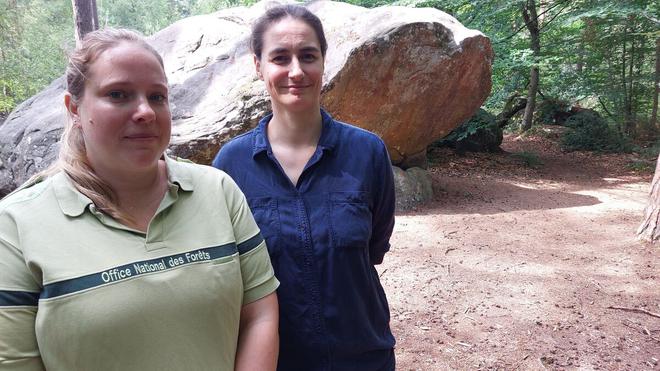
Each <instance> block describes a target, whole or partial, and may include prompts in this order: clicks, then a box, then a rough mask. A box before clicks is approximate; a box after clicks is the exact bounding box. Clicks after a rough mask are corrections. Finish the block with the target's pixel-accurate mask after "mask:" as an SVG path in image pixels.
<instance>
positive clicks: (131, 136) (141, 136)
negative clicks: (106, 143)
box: [124, 133, 158, 140]
mask: <svg viewBox="0 0 660 371" xmlns="http://www.w3.org/2000/svg"><path fill="white" fill-rule="evenodd" d="M124 138H126V139H132V140H149V139H156V138H158V135H157V134H154V133H134V134H128V135H126V136H124Z"/></svg>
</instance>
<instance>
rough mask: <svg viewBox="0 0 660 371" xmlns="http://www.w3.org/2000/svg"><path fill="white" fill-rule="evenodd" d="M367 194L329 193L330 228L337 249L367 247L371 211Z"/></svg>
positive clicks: (369, 236)
mask: <svg viewBox="0 0 660 371" xmlns="http://www.w3.org/2000/svg"><path fill="white" fill-rule="evenodd" d="M368 196H369V194H368V193H367V192H331V193H330V226H331V231H330V232H331V237H332V244H333V246H334V247H337V248H351V247H352V248H355V247H358V248H362V247H367V246H369V239H370V238H371V209H370V208H369V198H368Z"/></svg>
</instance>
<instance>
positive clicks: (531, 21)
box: [520, 0, 541, 131]
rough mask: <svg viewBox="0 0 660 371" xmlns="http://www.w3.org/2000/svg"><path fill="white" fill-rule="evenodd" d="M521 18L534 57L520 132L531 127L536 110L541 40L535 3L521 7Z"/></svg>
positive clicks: (531, 1)
mask: <svg viewBox="0 0 660 371" xmlns="http://www.w3.org/2000/svg"><path fill="white" fill-rule="evenodd" d="M522 16H523V19H524V20H525V25H526V26H527V29H528V30H529V35H530V38H531V46H532V51H533V55H534V65H533V66H532V68H531V70H530V74H529V86H528V88H527V105H526V106H525V114H524V115H523V122H522V126H521V127H520V130H521V131H527V130H529V129H530V128H531V127H532V119H533V118H534V109H535V108H536V107H535V106H536V93H537V92H538V90H539V68H538V66H537V63H538V58H539V55H540V54H541V40H540V39H541V38H540V33H541V31H540V29H539V19H538V16H537V12H536V1H535V0H527V1H526V2H525V3H524V4H523V6H522Z"/></svg>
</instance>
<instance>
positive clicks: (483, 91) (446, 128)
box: [0, 1, 493, 195]
mask: <svg viewBox="0 0 660 371" xmlns="http://www.w3.org/2000/svg"><path fill="white" fill-rule="evenodd" d="M264 7H265V3H263V2H262V3H258V4H256V5H254V6H252V7H250V8H244V7H240V8H231V9H226V10H222V11H219V12H216V13H213V14H209V15H203V16H196V17H191V18H187V19H183V20H181V21H178V22H176V23H174V24H172V25H171V26H169V27H167V28H165V29H163V30H161V31H160V32H158V33H156V34H155V35H153V37H152V38H151V41H152V43H153V45H154V46H155V47H156V48H157V49H158V50H159V51H160V52H161V53H162V55H163V58H164V61H165V68H166V72H167V75H168V79H169V83H170V85H171V91H170V102H171V108H172V117H173V133H172V144H171V147H170V149H171V152H172V153H173V154H175V155H178V156H181V157H187V158H190V159H192V160H194V161H197V162H200V163H209V162H210V161H211V159H212V156H213V155H214V154H215V153H216V151H217V150H218V149H219V148H220V146H221V145H222V144H223V143H225V142H226V141H228V140H229V139H231V138H232V137H234V136H235V135H237V134H240V133H242V132H245V131H247V130H249V129H251V128H252V127H254V125H255V124H256V123H257V121H258V119H259V118H260V117H261V116H263V115H264V114H265V113H267V112H268V110H269V100H268V96H267V94H266V92H265V88H264V86H263V82H261V81H260V80H258V79H257V78H256V74H255V72H254V66H253V62H252V55H251V53H250V52H249V48H248V37H249V34H250V25H251V22H252V21H253V20H254V19H255V18H257V17H258V16H259V15H261V14H262V13H263V11H264ZM310 9H311V10H312V11H313V12H315V13H316V14H317V15H318V16H319V17H320V18H321V19H322V21H323V23H324V26H325V29H326V34H327V37H328V43H329V50H328V55H327V58H326V70H325V74H324V88H323V93H322V95H323V98H322V100H323V102H322V103H323V105H324V107H326V108H327V109H328V111H329V112H330V113H331V114H333V115H334V116H335V117H336V118H338V119H341V120H344V121H348V122H351V123H353V124H356V125H358V126H361V127H364V128H366V129H368V130H371V131H373V132H375V133H377V134H378V135H380V136H381V137H382V138H383V139H384V140H385V142H386V143H387V145H388V148H389V150H390V154H391V156H392V160H393V162H394V163H395V164H399V165H401V166H403V167H407V165H406V162H407V160H408V159H413V158H419V157H420V155H423V154H424V152H425V149H426V146H427V145H428V144H429V143H431V142H433V141H434V140H436V139H438V138H441V137H443V136H445V135H446V134H448V133H449V132H450V131H451V130H452V129H453V128H454V127H456V126H457V125H459V124H460V123H461V122H463V121H464V120H465V119H467V118H468V117H470V116H471V115H472V113H473V112H474V111H475V110H476V109H477V108H478V107H479V106H480V105H481V104H482V103H483V101H484V100H485V99H486V97H487V96H488V94H489V93H490V87H491V81H490V73H491V70H490V63H491V60H492V56H493V54H492V49H491V47H490V42H489V40H488V38H486V37H485V36H484V35H483V34H481V33H480V32H478V31H475V30H469V29H466V28H465V27H463V26H462V25H461V24H460V23H459V22H458V21H456V19H454V18H452V17H451V16H449V15H447V14H445V13H443V12H441V11H438V10H435V9H414V8H405V7H380V8H376V9H365V8H362V7H358V6H353V5H349V4H346V3H336V2H325V1H323V2H315V3H312V4H311V5H310ZM63 89H64V84H63V82H62V80H61V79H58V80H56V81H55V82H53V84H51V85H50V86H49V87H48V88H46V89H45V90H44V91H42V92H41V93H40V94H38V95H37V96H35V97H32V98H31V99H29V100H28V101H26V102H24V103H23V104H21V105H20V106H19V107H17V109H16V110H15V111H14V112H12V114H11V115H10V116H9V117H8V118H7V120H6V121H5V123H4V124H2V126H0V133H2V134H1V135H0V195H1V194H4V193H7V192H8V191H9V190H11V189H13V188H15V187H16V186H17V185H18V184H20V183H21V182H23V181H24V180H26V179H27V178H28V177H29V176H30V175H31V174H33V173H34V172H35V171H37V170H40V169H43V168H45V167H46V166H47V165H48V164H49V163H50V162H51V161H52V159H53V158H54V157H55V154H56V151H57V144H56V140H57V138H58V136H59V134H60V133H61V130H62V127H63V123H64V119H65V116H64V109H63V104H62V92H63Z"/></svg>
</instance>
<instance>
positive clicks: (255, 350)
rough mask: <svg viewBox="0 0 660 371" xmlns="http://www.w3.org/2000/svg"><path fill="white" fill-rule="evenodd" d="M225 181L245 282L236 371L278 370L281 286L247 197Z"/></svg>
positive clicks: (231, 183) (227, 177)
mask: <svg viewBox="0 0 660 371" xmlns="http://www.w3.org/2000/svg"><path fill="white" fill-rule="evenodd" d="M224 180H225V184H224V189H225V195H226V198H227V203H228V206H229V210H230V213H231V215H232V225H233V229H234V235H235V236H236V242H237V249H238V253H239V258H240V264H241V277H242V279H243V306H242V308H241V318H240V324H239V334H238V348H237V351H236V363H235V370H241V371H242V370H246V371H252V370H256V371H261V370H275V368H276V366H277V354H278V352H279V335H278V332H277V330H278V323H279V309H278V303H277V294H276V293H275V290H276V289H277V286H278V285H279V282H278V281H277V279H276V278H275V273H274V272H273V267H272V265H271V264H270V258H269V256H268V249H267V248H266V242H265V241H264V239H263V237H262V236H261V233H259V228H258V227H257V224H256V223H255V221H254V218H253V217H252V213H251V212H250V208H249V207H248V206H247V201H246V200H245V196H243V194H242V193H241V192H240V190H239V189H238V187H237V186H236V184H235V183H234V181H233V180H231V178H230V177H229V176H225V178H224Z"/></svg>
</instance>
